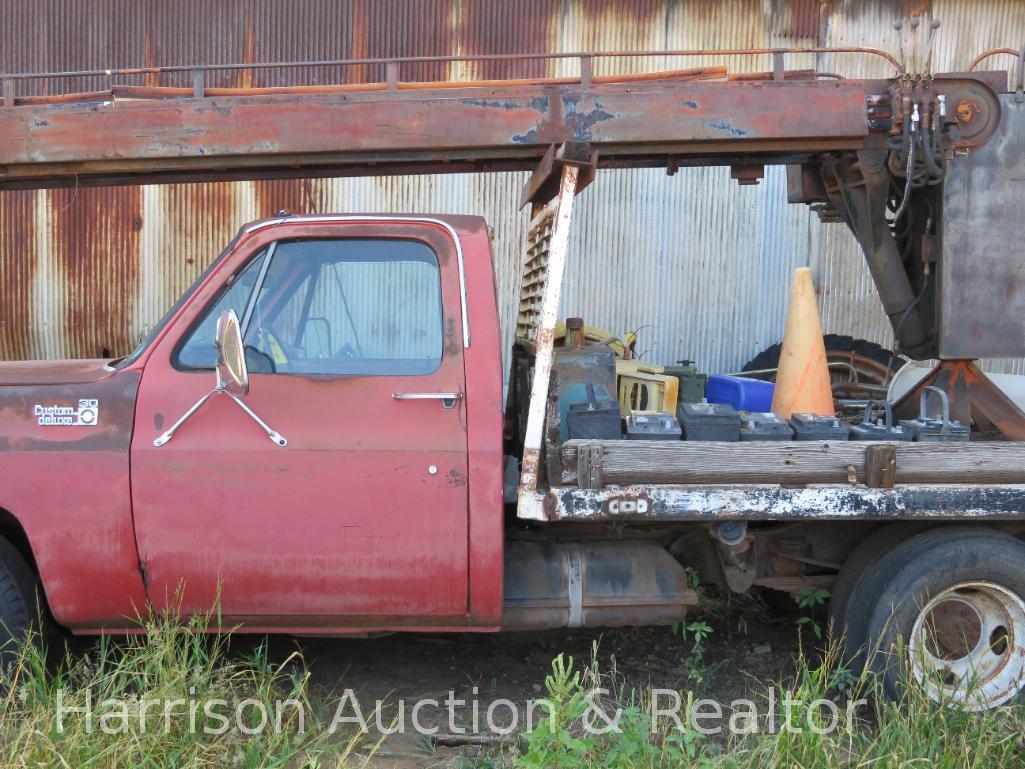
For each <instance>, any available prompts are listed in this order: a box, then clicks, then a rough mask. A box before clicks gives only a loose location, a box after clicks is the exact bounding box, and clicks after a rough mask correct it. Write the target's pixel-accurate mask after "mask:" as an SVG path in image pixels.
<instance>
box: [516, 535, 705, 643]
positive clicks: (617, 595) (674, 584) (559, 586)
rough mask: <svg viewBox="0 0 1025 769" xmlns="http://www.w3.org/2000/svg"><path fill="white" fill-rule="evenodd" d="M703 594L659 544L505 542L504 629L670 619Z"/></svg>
mask: <svg viewBox="0 0 1025 769" xmlns="http://www.w3.org/2000/svg"><path fill="white" fill-rule="evenodd" d="M697 600H698V596H697V593H696V592H695V591H694V590H693V589H691V588H689V587H688V586H687V575H686V573H685V572H684V569H683V567H682V566H681V565H680V564H679V563H678V562H677V561H676V559H675V558H673V557H672V556H671V555H670V554H669V553H668V552H667V551H666V550H665V549H664V548H662V547H661V546H660V545H658V544H656V543H654V542H637V541H634V542H580V543H562V542H517V541H510V542H507V543H506V551H505V610H504V612H503V615H502V629H503V630H544V629H549V628H564V627H624V626H632V625H672V624H675V623H677V622H680V621H681V620H682V619H683V618H684V617H685V616H686V613H687V607H688V606H693V605H694V604H696V603H697Z"/></svg>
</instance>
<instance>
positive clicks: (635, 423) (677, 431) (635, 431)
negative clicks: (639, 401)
mask: <svg viewBox="0 0 1025 769" xmlns="http://www.w3.org/2000/svg"><path fill="white" fill-rule="evenodd" d="M682 435H683V430H682V429H681V428H680V422H679V420H678V419H677V418H676V417H674V416H673V415H672V414H666V413H658V412H654V411H648V412H643V411H635V412H633V413H632V414H631V415H630V416H628V417H627V418H626V437H627V439H628V440H631V441H678V440H680V438H681V436H682Z"/></svg>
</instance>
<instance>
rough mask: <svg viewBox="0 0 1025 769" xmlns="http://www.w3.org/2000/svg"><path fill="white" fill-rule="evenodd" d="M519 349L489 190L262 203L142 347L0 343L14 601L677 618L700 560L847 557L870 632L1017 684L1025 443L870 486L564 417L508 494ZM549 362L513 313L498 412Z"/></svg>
mask: <svg viewBox="0 0 1025 769" xmlns="http://www.w3.org/2000/svg"><path fill="white" fill-rule="evenodd" d="M532 232H533V230H532ZM532 237H533V235H532ZM549 320H550V319H549ZM546 322H547V321H546ZM501 361H502V350H501V343H500V335H499V324H498V311H497V306H496V296H495V278H494V273H493V269H492V262H491V254H490V241H489V234H488V228H487V226H486V225H485V223H484V221H483V220H482V219H480V218H477V217H465V216H437V217H427V216H401V215H397V216H360V215H344V216H343V215H339V216H292V215H282V216H279V217H277V218H274V219H269V220H264V221H259V222H255V223H252V224H249V225H247V226H245V227H244V228H243V229H242V230H241V231H240V233H239V235H238V236H237V237H236V238H235V240H234V241H233V242H232V243H231V244H230V245H229V246H228V248H227V249H226V250H225V251H224V253H223V254H222V255H221V256H220V257H219V258H217V259H216V260H215V261H214V262H213V264H212V265H211V266H210V268H209V269H207V270H206V272H205V273H204V274H203V275H202V276H201V277H200V278H199V280H198V281H197V282H196V284H195V285H194V286H193V287H192V288H191V289H190V290H189V291H188V292H186V294H185V295H184V296H183V297H182V299H181V300H180V301H179V302H178V303H177V304H176V305H175V306H174V307H172V308H171V310H170V311H169V312H168V314H167V315H166V317H165V318H164V319H163V320H162V321H161V322H160V323H159V324H158V325H157V326H156V327H155V328H154V329H153V330H152V332H151V333H150V334H149V336H148V337H147V338H146V339H145V340H144V341H143V342H142V343H141V344H140V345H139V347H138V348H137V349H136V350H135V351H134V352H133V353H132V354H131V355H129V356H128V357H126V358H123V359H120V360H114V361H103V360H96V361H55V362H26V363H14V362H9V363H3V364H0V449H2V452H3V453H2V459H3V466H2V474H0V507H2V509H0V534H2V535H3V536H2V538H0V619H2V620H3V623H4V626H5V627H6V628H8V631H9V633H10V635H12V636H18V635H20V634H22V633H24V632H25V631H26V629H27V628H28V627H29V626H30V624H31V620H32V618H33V616H34V609H35V605H34V600H33V591H34V588H35V586H36V585H37V584H38V585H41V586H42V590H43V593H44V594H45V606H46V607H47V608H48V611H49V612H50V613H51V614H52V616H53V618H54V619H55V620H56V621H57V623H59V624H60V625H62V626H64V627H66V628H68V629H70V630H71V631H73V632H75V633H82V634H88V633H100V632H121V631H129V632H130V631H133V630H137V628H138V625H137V622H136V617H137V616H138V615H139V614H140V613H143V612H144V611H145V610H146V607H147V604H149V605H152V606H153V607H154V608H155V609H156V610H158V611H159V610H163V609H166V608H168V607H172V608H179V607H180V609H181V611H182V612H183V613H185V614H193V613H204V612H208V611H210V610H211V609H212V607H214V606H215V605H217V606H218V607H219V612H220V615H221V617H222V618H223V621H224V622H225V623H227V624H229V625H240V626H241V627H242V629H243V630H246V631H252V632H267V631H275V632H290V633H299V634H338V633H367V632H379V631H397V630H433V631H497V630H502V629H538V628H552V627H570V626H614V625H639V624H670V623H675V622H678V621H680V620H681V619H682V618H683V617H684V615H685V612H686V610H687V607H688V606H689V605H691V604H693V603H694V602H695V601H696V598H697V596H696V594H695V592H694V590H693V589H692V588H691V587H690V586H689V584H688V582H689V581H690V580H689V579H688V572H687V568H690V569H693V572H692V573H696V574H697V575H699V577H700V578H701V580H703V581H706V582H714V583H718V584H720V585H723V586H724V587H728V588H729V589H732V590H734V591H738V592H742V591H745V590H748V589H750V588H752V587H762V588H769V589H776V590H782V591H785V592H789V593H798V592H799V591H800V590H802V589H809V588H816V589H818V588H829V589H831V590H832V591H833V619H834V621H835V622H836V623H837V624H838V625H839V626H841V627H846V628H847V629H848V631H849V636H848V642H849V643H852V639H853V644H854V646H855V647H857V646H859V645H860V643H861V642H869V643H873V642H884V643H890V642H893V639H891V638H890V637H889V636H887V635H886V633H889V632H890V626H889V625H888V624H887V623H886V622H885V620H886V619H887V617H888V616H889V613H890V612H891V610H895V611H896V612H897V614H898V618H899V622H898V624H897V625H896V627H897V629H898V630H899V631H900V632H902V633H907V634H910V635H912V637H913V638H917V639H924V641H923V642H925V643H927V644H931V645H929V646H928V647H927V648H928V650H929V653H930V654H931V655H932V656H931V657H930V660H931V664H932V665H933V667H934V668H936V669H939V670H948V672H949V670H950V669H953V668H952V667H951V666H954V667H956V666H961V667H960V668H958V669H961V668H965V669H967V668H966V666H971V667H972V669H973V670H976V671H978V672H979V675H980V676H981V680H982V684H983V688H982V693H981V695H980V696H981V700H974V699H969V700H966V702H967V704H968V705H970V706H973V707H974V706H976V705H977V704H978V703H980V702H981V704H982V705H983V706H989V705H998V704H1002V703H1003V702H1006V701H1007V700H1008V699H1009V698H1010V697H1012V696H1014V695H1015V693H1016V692H1018V691H1019V690H1020V689H1021V687H1022V684H1023V682H1025V603H1023V601H1022V597H1023V596H1025V577H1023V576H1022V573H1021V571H1020V563H1021V562H1022V558H1023V555H1025V545H1023V544H1022V542H1021V540H1020V539H1018V538H1016V536H1015V535H1021V533H1022V531H1023V527H1022V525H1021V518H1022V512H1021V511H1022V510H1025V504H1023V502H1025V487H1023V486H1021V485H1020V484H1017V483H1014V482H1013V481H1014V479H1015V478H1017V477H1018V475H1020V461H1019V460H1018V459H1017V458H1019V457H1020V456H1021V452H1020V449H1019V448H1018V444H1014V443H1005V444H1002V445H998V444H992V445H991V447H990V448H987V447H986V444H979V446H977V447H973V448H971V449H970V450H968V451H971V452H976V453H978V452H983V454H979V456H980V457H981V456H985V457H987V458H988V459H987V460H986V461H987V462H989V464H988V465H986V466H985V467H986V468H987V469H985V471H984V472H980V471H979V470H978V469H976V470H971V471H970V472H972V473H975V474H976V475H979V476H980V477H979V480H980V481H981V480H988V481H990V482H989V483H988V485H987V484H981V483H972V482H964V481H962V482H959V483H958V482H947V483H945V484H940V485H935V484H933V483H924V482H922V481H921V480H916V479H921V478H926V477H929V476H928V475H927V474H928V473H933V475H935V473H936V472H937V470H936V467H937V466H938V465H937V463H946V464H945V465H942V466H943V467H949V468H950V472H951V473H953V472H955V471H958V470H960V471H961V475H960V476H951V477H959V478H962V479H963V478H965V477H966V476H965V474H964V473H965V465H964V460H963V459H960V458H961V457H963V456H965V455H966V452H965V451H962V450H961V449H960V448H959V447H958V446H955V445H953V444H951V445H942V444H905V445H904V447H902V448H900V449H899V451H900V452H903V453H899V454H898V459H897V467H898V473H900V472H904V473H905V476H904V481H902V482H899V483H898V484H897V485H896V486H894V487H893V488H878V487H871V486H870V485H866V484H865V483H862V482H861V480H860V479H861V478H863V470H862V469H858V468H861V467H862V465H863V463H864V462H865V461H866V460H865V459H864V457H863V454H864V453H865V451H866V450H865V448H864V444H862V446H861V447H859V446H858V445H856V444H854V443H851V444H830V443H828V442H819V443H814V442H811V443H806V444H799V443H797V442H795V443H794V444H792V446H791V445H790V444H783V445H781V446H779V447H778V449H773V450H772V451H770V450H769V449H768V448H759V446H758V445H752V444H746V445H745V444H716V443H709V444H700V443H692V442H677V443H676V444H673V445H670V444H669V443H668V442H667V443H650V444H647V445H648V446H650V447H651V448H649V449H644V450H642V449H640V447H639V446H638V445H637V444H635V443H632V442H629V441H611V442H607V443H606V444H605V445H603V446H595V445H592V444H589V443H588V442H586V441H585V442H580V441H573V440H570V441H566V442H565V443H564V444H563V445H561V446H559V445H555V444H550V445H548V451H547V453H546V456H544V458H543V461H542V462H541V463H540V465H538V464H537V463H536V462H535V464H534V465H533V467H534V468H535V469H537V467H541V468H544V470H545V472H544V473H543V475H544V476H545V478H544V482H542V483H536V482H535V483H523V482H522V481H521V483H520V485H519V489H518V494H517V490H516V488H515V487H516V483H515V480H513V482H512V483H511V484H510V483H508V482H507V481H506V476H507V475H508V476H509V477H512V478H514V479H515V475H516V474H515V472H514V471H515V467H516V466H515V463H511V462H509V461H508V458H509V457H515V456H516V455H517V453H518V452H520V451H521V450H522V451H523V455H524V464H525V466H526V465H527V450H526V449H524V446H525V445H527V444H525V443H524V442H523V440H522V434H521V435H519V436H517V435H516V430H510V429H509V426H508V423H507V424H506V425H505V426H504V425H503V372H502V366H501ZM540 364H541V359H540V357H539V358H538V365H540ZM531 365H533V364H532V361H531V359H530V356H529V355H528V354H525V349H524V347H523V346H522V345H518V347H517V350H516V351H515V352H514V355H513V369H514V370H513V374H512V376H511V377H510V388H511V392H510V400H509V406H508V407H507V408H506V409H505V413H506V414H508V415H514V414H517V413H519V414H523V413H525V412H526V411H531V412H533V411H535V407H536V406H538V405H539V404H538V402H536V400H537V399H536V398H535V397H532V398H531V402H530V404H527V407H526V408H525V407H524V404H523V399H524V398H525V394H524V392H523V388H524V387H529V382H530V379H531V377H530V370H529V367H530V366H531ZM524 367H526V368H524ZM517 383H520V384H519V385H517ZM535 389H537V388H535ZM517 398H518V399H520V402H519V403H517V402H516V400H517ZM541 400H542V401H543V398H542V399H541ZM540 405H541V407H542V408H541V410H540V411H538V413H539V414H543V413H544V409H543V403H542V404H540ZM548 413H549V418H551V417H553V416H555V415H557V413H558V409H554V412H553V410H552V409H548ZM512 421H513V422H515V419H513V420H512ZM557 432H558V431H557V429H556V435H557ZM546 434H547V433H546ZM594 449H597V451H595V450H594ZM966 449H967V447H966ZM752 452H754V453H752ZM985 452H988V453H985ZM560 455H561V456H560ZM770 455H771V456H772V457H778V459H779V462H780V464H779V469H778V470H773V469H772V467H774V465H771V463H770V464H769V465H766V467H767V468H768V469H765V470H760V471H759V473H762V475H758V474H755V475H751V474H750V472H749V471H748V476H750V477H748V479H747V480H746V481H743V482H733V483H731V482H728V481H727V480H725V479H726V478H729V477H732V476H731V475H729V473H732V474H735V475H736V476H737V477H738V478H739V477H740V476H741V475H743V474H744V472H745V468H744V467H743V465H744V464H745V463H753V462H756V460H757V458H758V457H759V456H762V457H769V456H770ZM635 456H636V457H639V459H637V460H636V461H635V460H634V459H633V457H635ZM652 456H656V459H658V457H661V459H660V460H658V461H657V462H655V463H654V464H653V463H652V460H651V457H652ZM972 456H974V454H972ZM603 457H604V459H603ZM744 457H747V459H744ZM1002 457H1003V459H1002ZM536 458H537V457H536V455H535V460H536ZM702 458H704V459H702ZM642 460H643V461H642ZM603 461H604V465H602V462H603ZM772 461H773V462H774V461H776V460H772ZM560 462H561V464H560ZM631 462H635V464H636V466H637V467H640V468H641V470H637V469H636V468H633V469H631V467H630V463H631ZM731 462H732V463H733V466H734V468H735V469H733V470H728V473H727V474H724V472H726V465H728V464H730V463H731ZM617 463H618V464H617ZM507 464H508V465H510V472H509V473H507V472H506V470H505V468H506V465H507ZM977 467H983V466H982V465H977ZM645 468H646V469H645ZM532 472H533V471H532ZM638 472H640V473H642V474H641V475H637V473H638ZM766 472H774V473H777V474H778V483H767V482H766V479H765V477H764V473H766ZM617 473H618V475H617ZM630 473H633V475H630ZM645 473H646V474H645ZM524 475H527V473H526V472H525V473H524ZM773 477H775V476H773ZM898 477H900V476H898ZM617 478H618V479H619V480H617ZM625 478H633V479H634V480H633V481H631V482H629V483H628V482H626V481H624V480H622V479H625ZM638 478H643V479H645V480H644V481H643V482H640V481H638V480H637V479H638ZM585 479H586V482H585ZM816 479H818V480H817V482H816ZM959 517H960V520H961V521H964V520H965V519H966V518H967V517H970V518H971V519H972V520H973V522H974V524H975V525H974V526H973V527H972V528H970V529H966V528H962V527H957V526H953V525H952V523H957V522H958V520H957V519H958V518H959ZM952 519H953V520H952ZM983 527H984V528H983ZM923 601H924V603H923ZM884 604H885V605H884ZM880 623H882V624H880ZM937 627H938V628H940V630H941V631H942V632H938V633H937V632H934V629H935V628H937ZM970 638H971V639H975V640H974V641H969V640H967V639H970ZM937 644H939V646H937ZM930 669H932V668H930ZM916 670H917V668H916ZM916 675H917V673H916ZM951 680H952V683H950V685H949V687H950V688H951V690H952V691H954V692H955V693H959V694H960V696H961V697H962V698H964V697H966V696H968V695H966V694H965V692H966V691H967V688H968V685H967V680H968V677H967V676H965V675H960V676H958V675H957V674H956V670H955V671H954V678H953V679H951ZM894 686H895V684H894ZM937 696H939V695H937ZM973 696H974V695H973Z"/></svg>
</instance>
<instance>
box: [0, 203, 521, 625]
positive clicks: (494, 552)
mask: <svg viewBox="0 0 1025 769" xmlns="http://www.w3.org/2000/svg"><path fill="white" fill-rule="evenodd" d="M229 310H231V311H234V313H235V314H236V316H237V318H238V319H239V324H240V333H241V339H242V340H243V345H244V350H245V360H246V363H247V364H248V371H249V377H250V388H249V391H248V393H247V394H246V395H245V396H244V401H243V407H242V408H239V406H238V404H237V403H232V402H231V400H232V399H231V398H229V397H224V395H225V393H223V392H218V393H216V394H215V396H216V397H211V398H209V399H208V400H206V401H205V402H204V403H203V404H202V405H201V406H200V407H199V408H198V409H196V410H195V411H194V412H192V413H190V414H189V415H188V418H187V419H186V420H184V421H183V422H181V423H180V424H178V425H177V426H176V428H175V429H174V430H173V432H171V431H170V430H169V428H171V427H172V426H175V423H176V422H178V421H179V420H180V419H181V417H182V416H183V415H185V414H187V413H188V412H189V411H190V409H192V408H193V406H194V405H196V404H197V403H198V402H199V401H200V400H201V399H203V397H204V395H206V394H208V393H210V392H211V390H212V389H213V388H214V385H215V372H214V369H215V365H216V363H217V354H218V353H217V349H216V347H215V330H216V323H217V318H218V317H219V315H221V314H222V313H224V312H226V311H229ZM500 361H501V353H500V343H499V334H498V321H497V309H496V305H495V291H494V276H493V272H492V265H491V258H490V244H489V240H488V232H487V227H486V225H485V224H484V222H483V220H482V219H480V218H477V217H458V216H450V217H403V216H395V217H381V216H317V217H297V216H281V217H278V218H275V219H270V220H265V221H259V222H255V223H252V224H250V225H247V226H246V227H244V228H243V229H242V230H241V232H240V233H239V235H238V237H236V239H235V240H234V241H233V242H232V243H231V245H230V246H229V247H228V248H227V249H226V250H225V252H224V253H223V254H222V255H221V256H220V257H219V258H218V259H216V261H214V262H213V264H212V265H211V267H210V268H209V269H208V270H207V271H206V272H205V273H204V274H203V275H202V276H201V277H200V278H199V280H198V281H197V282H196V284H195V285H194V286H193V287H192V289H191V290H190V291H188V292H187V293H186V294H185V296H184V297H183V298H182V300H180V301H179V302H178V303H177V304H176V305H175V306H174V307H173V308H172V309H171V311H170V312H169V313H168V314H167V316H166V317H165V318H164V319H163V320H162V321H161V322H160V323H159V324H158V325H157V326H156V327H155V328H154V329H153V331H152V333H150V334H149V336H148V338H147V339H146V340H145V341H144V342H143V343H142V344H141V345H140V346H139V348H138V349H137V350H136V351H135V352H133V353H132V354H131V355H130V356H128V357H127V358H124V359H122V360H117V361H112V362H106V361H90V362H70V361H69V362H56V363H50V364H45V365H39V364H31V365H27V364H21V363H14V364H4V365H3V366H0V382H2V383H3V384H2V386H0V413H2V415H3V418H2V421H3V424H4V431H3V432H4V434H5V436H6V437H5V438H4V439H3V440H4V442H5V446H4V448H5V449H7V451H6V453H5V471H4V473H3V476H4V477H3V499H0V506H2V507H3V509H4V510H5V511H7V518H8V524H9V527H10V528H12V529H13V528H14V527H15V526H17V527H20V528H21V529H22V530H23V532H24V540H26V541H25V545H27V549H26V552H24V553H23V555H25V556H27V557H29V558H30V559H31V561H34V562H35V565H36V567H37V569H38V573H39V577H40V580H41V583H42V585H43V587H44V590H45V593H46V598H47V602H48V605H49V607H50V609H51V611H52V613H53V616H54V617H55V619H56V620H57V622H59V623H60V624H62V625H64V626H67V627H69V628H72V629H73V630H76V631H78V632H98V631H101V630H112V629H119V628H128V627H130V626H131V624H132V623H133V621H134V618H135V617H136V616H137V615H139V614H141V613H143V612H144V611H145V608H146V604H147V602H148V603H150V604H152V606H153V607H154V608H156V609H157V610H166V609H173V610H175V611H181V612H182V613H185V614H193V613H203V612H210V611H211V610H212V609H213V608H214V606H215V605H216V606H217V607H218V611H219V612H220V615H221V617H222V618H223V620H224V621H228V622H230V623H233V624H234V623H244V624H245V625H246V627H247V628H250V629H253V630H292V631H305V632H338V631H344V630H346V629H350V630H351V629H353V628H358V629H360V630H363V631H368V630H378V629H396V628H404V629H415V628H422V629H427V628H430V629H460V630H466V629H482V630H487V629H496V628H497V627H498V626H499V623H500V619H501V612H502V574H503V568H502V565H503V564H502V528H503V509H502V470H501V469H502V456H501V452H502V445H501V441H502V403H501V399H502V371H501V363H500ZM239 400H240V401H241V400H242V399H239ZM247 412H248V413H247ZM254 417H255V418H254ZM261 423H262V425H263V426H261ZM264 426H270V427H271V428H272V430H271V432H274V433H276V434H278V435H279V436H281V437H280V439H279V440H272V439H269V437H268V435H269V434H268V431H267V430H265V429H264ZM471 543H472V547H471Z"/></svg>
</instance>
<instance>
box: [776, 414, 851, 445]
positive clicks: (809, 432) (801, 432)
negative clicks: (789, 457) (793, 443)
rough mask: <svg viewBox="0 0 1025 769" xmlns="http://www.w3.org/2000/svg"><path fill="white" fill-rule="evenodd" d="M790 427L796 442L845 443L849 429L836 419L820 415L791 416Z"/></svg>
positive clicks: (848, 436) (849, 434)
mask: <svg viewBox="0 0 1025 769" xmlns="http://www.w3.org/2000/svg"><path fill="white" fill-rule="evenodd" d="M790 426H791V427H793V428H794V440H797V441H847V440H850V438H851V428H850V427H848V426H847V425H845V424H844V423H843V422H841V421H840V420H839V419H837V418H836V417H831V416H823V415H821V414H791V416H790Z"/></svg>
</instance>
